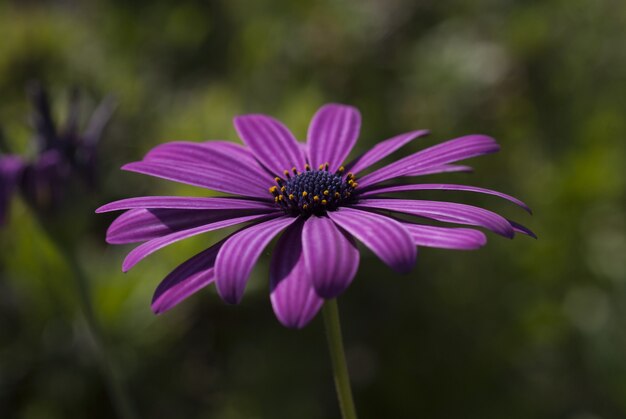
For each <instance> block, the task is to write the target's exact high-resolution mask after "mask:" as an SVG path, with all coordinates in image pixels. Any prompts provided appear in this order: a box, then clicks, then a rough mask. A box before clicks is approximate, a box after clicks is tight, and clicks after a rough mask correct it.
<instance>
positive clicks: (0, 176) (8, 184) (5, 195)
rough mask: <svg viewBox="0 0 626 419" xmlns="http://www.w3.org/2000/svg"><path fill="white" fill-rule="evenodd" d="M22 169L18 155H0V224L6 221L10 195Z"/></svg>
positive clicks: (22, 164)
mask: <svg viewBox="0 0 626 419" xmlns="http://www.w3.org/2000/svg"><path fill="white" fill-rule="evenodd" d="M23 169H24V163H23V162H22V159H20V158H19V157H18V156H13V155H8V156H0V226H2V225H4V223H5V222H6V219H7V215H8V214H7V213H8V210H9V205H10V204H11V197H12V195H13V191H14V190H15V189H16V187H17V184H18V181H19V179H20V176H21V174H22V171H23Z"/></svg>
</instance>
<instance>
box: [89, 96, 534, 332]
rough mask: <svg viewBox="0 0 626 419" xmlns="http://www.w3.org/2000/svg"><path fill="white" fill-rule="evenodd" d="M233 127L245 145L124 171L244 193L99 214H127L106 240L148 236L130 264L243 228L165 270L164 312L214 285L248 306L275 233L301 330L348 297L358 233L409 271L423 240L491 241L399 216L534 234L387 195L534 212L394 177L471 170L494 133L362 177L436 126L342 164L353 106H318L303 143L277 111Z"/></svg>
mask: <svg viewBox="0 0 626 419" xmlns="http://www.w3.org/2000/svg"><path fill="white" fill-rule="evenodd" d="M234 124H235V128H236V130H237V132H238V134H239V136H240V137H241V139H242V140H243V143H244V144H245V145H243V146H241V145H238V144H234V143H230V142H225V141H207V142H203V143H194V142H171V143H166V144H162V145H159V146H157V147H155V148H153V149H152V150H151V151H149V152H148V153H147V155H146V156H145V157H144V159H143V160H141V161H138V162H134V163H130V164H127V165H125V166H123V169H124V170H128V171H131V172H137V173H143V174H146V175H150V176H156V177H160V178H164V179H168V180H172V181H176V182H181V183H186V184H190V185H195V186H200V187H204V188H207V189H211V190H216V191H219V192H223V193H226V194H232V195H238V196H237V197H232V196H228V197H175V196H149V197H139V198H129V199H123V200H120V201H116V202H112V203H110V204H107V205H104V206H103V207H101V208H99V209H98V210H97V212H107V211H117V210H127V211H126V212H125V213H123V214H122V215H121V216H119V217H118V218H117V219H116V220H115V221H114V222H113V223H112V224H111V226H110V228H109V229H108V232H107V241H108V242H109V243H112V244H121V243H135V242H144V243H143V244H141V245H139V246H138V247H136V248H135V249H134V250H132V251H131V252H130V253H129V254H128V256H127V257H126V259H125V260H124V263H123V270H124V271H128V270H129V269H131V268H132V267H133V266H134V265H135V264H137V263H138V262H139V261H141V260H142V259H144V258H145V257H146V256H148V255H150V254H152V253H154V252H155V251H157V250H159V249H161V248H163V247H165V246H167V245H170V244H172V243H174V242H177V241H179V240H183V239H185V238H188V237H191V236H195V235H198V234H201V233H205V232H209V231H213V230H217V229H221V228H224V227H230V226H236V225H242V224H246V225H245V226H243V227H242V228H241V229H239V230H238V231H236V232H235V233H233V234H231V235H230V236H228V237H226V238H225V239H223V240H220V241H219V242H218V243H216V244H214V245H212V246H211V247H209V248H208V249H206V250H204V251H202V252H201V253H199V254H197V255H195V256H193V257H192V258H191V259H189V260H187V261H186V262H184V263H183V264H182V265H180V266H178V267H177V268H176V269H174V270H173V271H172V272H171V273H170V274H169V275H167V277H166V278H165V279H164V280H163V282H161V284H160V285H159V286H158V288H157V290H156V292H155V295H154V298H153V302H152V309H153V311H154V312H155V313H162V312H164V311H166V310H169V309H171V308H172V307H174V306H175V305H176V304H178V303H179V302H180V301H182V300H184V299H185V298H187V297H189V296H190V295H191V294H193V293H195V292H196V291H198V290H200V289H201V288H203V287H206V286H207V285H209V284H213V283H214V284H215V286H216V288H217V292H218V293H219V295H220V296H221V298H222V299H223V300H224V301H226V302H227V303H231V304H236V303H239V302H240V301H241V298H242V296H243V293H244V289H245V287H246V283H247V282H248V278H249V276H250V272H251V271H252V268H253V266H254V265H255V264H256V262H257V260H258V259H259V257H260V255H261V254H262V253H263V251H264V249H265V248H266V247H267V246H268V244H269V243H270V242H271V241H272V239H274V238H275V237H277V236H280V237H279V239H278V242H277V244H276V247H275V249H274V251H273V256H272V260H271V265H270V288H271V293H270V299H271V303H272V307H273V309H274V313H275V314H276V317H277V318H278V320H279V321H280V322H281V323H282V324H283V325H285V326H287V327H291V328H301V327H304V326H305V325H306V324H308V323H309V322H310V321H311V319H312V318H313V317H314V316H315V315H316V314H317V313H318V311H319V310H320V308H321V307H322V305H323V304H324V301H325V300H329V299H333V298H335V297H337V296H338V295H340V294H341V293H342V292H344V291H345V290H346V288H348V286H349V285H350V283H351V282H352V280H353V279H354V276H355V274H356V272H357V269H358V266H359V251H358V250H357V247H356V242H357V241H359V242H361V243H363V244H364V245H365V246H366V247H367V248H369V249H370V250H371V251H372V252H373V253H374V254H375V255H377V256H378V257H379V258H380V259H381V260H382V261H383V262H384V263H385V264H387V265H388V266H389V267H390V268H392V269H393V270H395V271H397V272H400V273H407V272H409V271H410V270H411V268H412V267H413V265H414V264H415V259H416V254H417V247H418V246H427V247H438V248H445V249H475V248H478V247H481V246H483V245H484V244H485V242H486V237H485V234H484V233H482V232H481V231H479V230H476V229H471V228H457V227H443V226H433V225H425V224H419V223H413V222H409V221H405V220H401V219H399V218H396V217H394V216H393V215H389V214H390V213H399V214H404V215H407V214H408V215H412V216H416V217H418V218H416V219H415V220H416V221H417V222H419V220H422V219H428V220H433V221H437V222H443V223H452V224H462V225H468V226H472V227H482V228H485V229H487V230H491V231H493V232H495V233H497V234H499V235H502V236H504V237H508V238H512V237H513V236H514V234H515V233H516V232H521V233H524V234H529V235H532V233H531V232H530V231H529V230H527V229H525V228H524V227H522V226H521V225H519V224H517V223H514V222H512V221H509V220H507V219H505V218H503V217H502V216H500V215H498V214H496V213H494V212H491V211H488V210H485V209H482V208H478V207H475V206H470V205H465V204H458V203H452V202H440V201H427V200H417V199H393V198H386V197H384V196H385V195H387V194H393V193H396V192H404V191H418V190H433V189H437V190H453V191H469V192H478V193H483V194H490V195H495V196H498V197H501V198H504V199H506V200H509V201H511V202H513V203H515V204H517V205H518V206H520V207H522V208H524V209H526V210H528V207H527V206H526V205H525V204H524V203H522V202H521V201H519V200H518V199H516V198H513V197H511V196H508V195H505V194H503V193H500V192H496V191H492V190H488V189H483V188H478V187H472V186H463V185H451V184H430V183H429V184H413V183H409V184H402V185H399V184H396V183H394V182H395V181H397V180H399V179H402V178H407V177H415V176H421V175H427V174H434V173H443V172H455V171H466V170H468V169H469V168H468V167H467V166H460V165H455V164H454V163H455V162H458V161H460V160H465V159H468V158H470V157H476V156H479V155H483V154H488V153H493V152H496V151H498V149H499V146H498V144H497V143H496V142H495V140H493V139H492V138H490V137H487V136H484V135H468V136H465V137H460V138H456V139H453V140H450V141H447V142H444V143H442V144H439V145H435V146H433V147H430V148H427V149H424V150H422V151H419V152H416V153H414V154H411V155H409V156H407V157H404V158H402V159H400V160H398V161H396V162H394V163H391V164H388V165H386V166H383V167H380V168H378V169H376V170H373V171H370V172H369V173H367V174H363V173H364V171H366V170H367V169H369V168H370V167H371V166H372V165H374V164H375V163H377V162H379V161H380V160H381V159H383V158H385V157H386V156H388V155H390V154H391V153H393V152H394V151H396V150H398V149H399V148H400V147H402V146H404V145H406V144H407V143H409V142H410V141H412V140H414V139H416V138H419V137H422V136H424V135H426V134H427V133H428V131H425V130H420V131H412V132H408V133H405V134H401V135H398V136H396V137H393V138H390V139H388V140H386V141H383V142H381V143H379V144H378V145H376V146H375V147H374V148H372V149H371V150H369V151H367V152H365V153H364V154H362V155H361V156H359V157H357V158H356V159H354V160H352V161H351V162H349V163H345V162H344V161H345V160H346V158H347V156H348V154H349V153H350V151H351V150H352V148H353V147H354V145H355V143H356V140H357V137H358V136H359V131H360V125H361V117H360V114H359V112H358V110H357V109H355V108H353V107H351V106H345V105H338V104H328V105H325V106H323V107H322V108H321V109H319V111H318V112H317V113H316V114H315V116H314V117H313V120H312V121H311V124H310V126H309V129H308V134H307V142H306V144H303V143H300V142H298V141H297V140H296V139H295V138H294V136H293V134H292V133H291V132H290V131H289V130H288V129H287V128H286V127H285V126H284V125H283V124H282V123H280V122H279V121H277V120H276V119H274V118H271V117H269V116H265V115H245V116H239V117H236V118H235V120H234ZM389 182H391V184H390V183H389Z"/></svg>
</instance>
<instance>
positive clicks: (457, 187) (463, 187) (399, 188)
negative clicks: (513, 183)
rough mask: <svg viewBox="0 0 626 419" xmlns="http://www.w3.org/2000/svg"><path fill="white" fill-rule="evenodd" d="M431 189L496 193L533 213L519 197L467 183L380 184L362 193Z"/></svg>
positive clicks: (367, 195)
mask: <svg viewBox="0 0 626 419" xmlns="http://www.w3.org/2000/svg"><path fill="white" fill-rule="evenodd" d="M431 190H442V191H467V192H477V193H482V194H486V195H494V196H497V197H500V198H503V199H506V200H507V201H510V202H512V203H514V204H515V205H518V206H520V207H522V208H523V209H524V210H526V211H527V212H528V213H532V211H531V210H530V208H529V207H528V205H526V204H525V203H523V202H522V201H520V200H519V199H517V198H515V197H513V196H511V195H507V194H504V193H502V192H498V191H494V190H491V189H485V188H479V187H476V186H467V185H451V184H446V183H422V184H414V185H396V186H379V187H373V188H371V189H370V190H368V191H365V192H363V193H362V194H360V196H362V197H364V198H365V197H369V196H374V195H380V194H386V193H393V192H406V191H431Z"/></svg>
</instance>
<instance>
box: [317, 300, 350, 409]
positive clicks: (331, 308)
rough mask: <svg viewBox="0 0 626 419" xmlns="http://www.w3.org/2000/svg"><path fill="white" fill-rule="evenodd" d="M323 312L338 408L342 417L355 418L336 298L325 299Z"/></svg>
mask: <svg viewBox="0 0 626 419" xmlns="http://www.w3.org/2000/svg"><path fill="white" fill-rule="evenodd" d="M322 313H323V314H324V325H325V326H326V338H327V339H328V349H329V350H330V358H331V360H332V364H333V376H334V378H335V387H336V389H337V398H338V399H339V408H340V409H341V417H342V418H343V419H356V409H355V408H354V401H353V400H352V389H351V388H350V376H349V375H348V366H347V365H346V355H345V353H344V350H343V341H342V338H341V324H340V322H339V308H338V307H337V300H327V301H326V302H325V303H324V308H323V309H322Z"/></svg>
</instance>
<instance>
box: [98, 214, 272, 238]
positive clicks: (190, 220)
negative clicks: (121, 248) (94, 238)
mask: <svg viewBox="0 0 626 419" xmlns="http://www.w3.org/2000/svg"><path fill="white" fill-rule="evenodd" d="M267 212H268V211H267V210H186V209H183V210H177V209H173V210H172V209H145V208H136V209H132V210H129V211H126V212H125V213H123V214H122V215H120V216H119V217H117V218H116V219H115V221H113V223H111V225H110V226H109V229H108V230H107V236H106V241H107V243H110V244H123V243H136V242H142V241H147V240H152V239H156V238H157V237H162V236H165V235H167V234H171V233H174V232H176V231H180V230H186V229H190V228H194V227H199V226H202V225H205V224H210V223H214V222H216V221H222V220H226V219H229V218H235V217H242V216H244V215H253V214H266V213H267Z"/></svg>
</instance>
